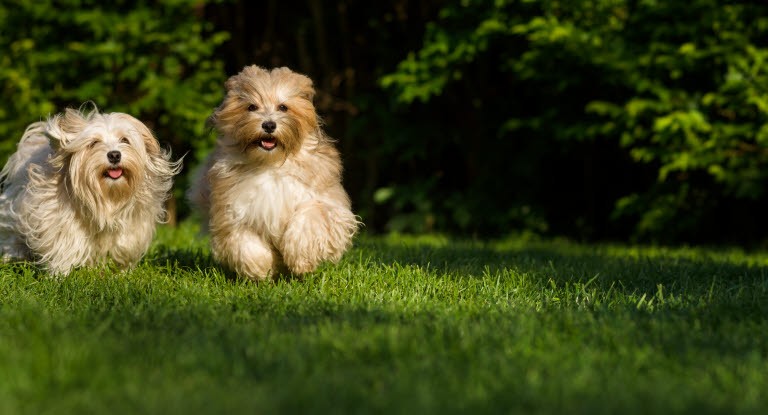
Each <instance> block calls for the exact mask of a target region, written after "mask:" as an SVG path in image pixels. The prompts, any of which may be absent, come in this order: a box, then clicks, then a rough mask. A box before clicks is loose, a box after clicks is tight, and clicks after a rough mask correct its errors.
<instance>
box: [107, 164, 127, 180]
mask: <svg viewBox="0 0 768 415" xmlns="http://www.w3.org/2000/svg"><path fill="white" fill-rule="evenodd" d="M104 177H109V178H110V179H112V180H117V179H119V178H121V177H123V169H122V168H121V167H110V168H109V169H107V171H105V172H104Z"/></svg>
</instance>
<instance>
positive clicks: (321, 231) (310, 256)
mask: <svg viewBox="0 0 768 415" xmlns="http://www.w3.org/2000/svg"><path fill="white" fill-rule="evenodd" d="M357 224H358V222H357V220H356V219H355V216H354V215H353V214H352V212H351V211H350V210H349V209H347V208H345V207H343V206H338V205H335V204H331V203H326V202H323V201H318V200H313V201H310V202H305V203H303V204H301V205H299V207H298V208H297V209H296V211H295V212H294V214H293V215H292V217H291V219H290V221H289V222H288V224H287V226H286V230H285V233H284V234H283V238H282V240H281V241H280V252H281V253H282V255H283V261H284V262H285V264H286V265H287V266H288V268H289V269H290V270H291V271H292V272H293V273H294V274H304V273H307V272H310V271H312V270H314V269H315V268H317V266H318V265H320V263H321V262H323V261H332V262H336V261H338V260H339V259H341V256H342V255H344V252H345V251H346V250H347V248H349V245H350V244H351V243H352V236H353V235H354V233H355V231H356V230H357Z"/></svg>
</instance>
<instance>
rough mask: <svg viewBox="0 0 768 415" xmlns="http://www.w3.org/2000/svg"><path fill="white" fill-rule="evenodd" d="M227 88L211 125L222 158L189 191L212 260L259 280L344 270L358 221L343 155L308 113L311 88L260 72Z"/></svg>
mask: <svg viewBox="0 0 768 415" xmlns="http://www.w3.org/2000/svg"><path fill="white" fill-rule="evenodd" d="M225 86H226V95H225V96H224V100H223V102H222V103H221V105H220V106H219V107H218V108H216V109H215V110H214V112H213V115H211V117H210V119H209V122H210V123H211V124H212V125H213V126H215V127H216V129H217V130H218V133H219V138H218V140H217V143H216V149H215V150H214V152H213V153H212V154H211V156H209V159H208V162H207V164H206V166H205V168H204V169H201V171H200V172H199V174H198V177H197V179H196V181H195V183H194V184H193V187H192V188H191V189H190V192H189V197H190V200H191V201H192V202H193V204H195V205H196V206H197V207H198V208H199V209H200V210H201V211H202V212H203V213H204V215H205V216H206V221H207V224H208V229H209V231H210V234H211V251H212V253H213V256H214V258H215V259H216V260H217V261H220V262H222V263H224V264H226V265H227V266H229V267H231V268H232V269H234V270H235V271H236V272H237V273H238V274H239V275H240V276H244V277H247V278H250V279H259V280H262V279H265V278H267V276H269V275H277V274H279V273H285V272H287V271H290V272H292V273H293V274H297V275H298V274H304V273H306V272H310V271H312V270H314V269H315V268H316V267H317V266H318V265H319V264H320V263H321V262H323V261H325V260H330V261H334V262H335V261H338V260H339V259H340V258H341V256H342V255H343V254H344V252H345V251H346V250H347V249H348V248H349V246H350V245H351V241H352V237H353V236H354V234H355V232H356V230H357V227H358V221H357V219H356V218H355V215H354V214H352V211H351V210H350V202H349V197H348V196H347V193H346V192H345V191H344V188H343V187H342V185H341V161H340V158H339V153H338V151H337V150H336V149H335V148H334V147H333V145H332V142H331V139H330V138H328V137H327V136H326V135H325V133H323V131H322V129H321V128H320V125H319V121H318V117H317V114H316V113H315V107H314V105H313V104H312V98H313V96H314V94H315V91H314V89H313V88H312V81H311V80H310V79H309V78H307V77H306V76H303V75H300V74H297V73H294V72H291V70H289V69H288V68H277V69H273V70H271V71H269V70H266V69H264V68H260V67H258V66H255V65H254V66H248V67H246V68H244V69H243V71H242V72H240V73H239V74H237V75H235V76H233V77H231V78H230V79H229V80H228V81H227V82H226V85H225Z"/></svg>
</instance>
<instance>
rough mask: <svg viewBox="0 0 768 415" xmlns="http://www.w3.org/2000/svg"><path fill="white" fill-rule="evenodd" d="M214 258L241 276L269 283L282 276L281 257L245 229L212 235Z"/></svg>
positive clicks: (266, 243) (222, 231) (258, 237)
mask: <svg viewBox="0 0 768 415" xmlns="http://www.w3.org/2000/svg"><path fill="white" fill-rule="evenodd" d="M211 252H212V253H213V258H214V259H215V260H216V261H219V262H221V263H223V264H225V265H227V266H229V267H230V268H231V269H232V270H234V271H235V272H236V273H237V274H238V275H239V276H241V277H246V278H249V279H252V280H265V279H267V278H268V277H273V276H275V275H276V274H279V273H280V268H281V266H282V261H281V259H280V254H279V253H277V252H275V250H274V248H273V247H272V246H271V245H270V244H269V243H268V242H266V241H265V240H264V239H263V238H262V237H261V236H259V235H257V234H255V233H253V232H251V231H249V230H247V229H243V228H233V229H229V230H226V231H225V230H221V229H219V230H217V231H216V232H213V233H211Z"/></svg>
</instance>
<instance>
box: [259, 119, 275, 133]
mask: <svg viewBox="0 0 768 415" xmlns="http://www.w3.org/2000/svg"><path fill="white" fill-rule="evenodd" d="M261 128H263V129H264V131H266V133H267V134H272V133H274V132H275V128H277V124H275V122H274V121H264V122H263V123H261Z"/></svg>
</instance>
